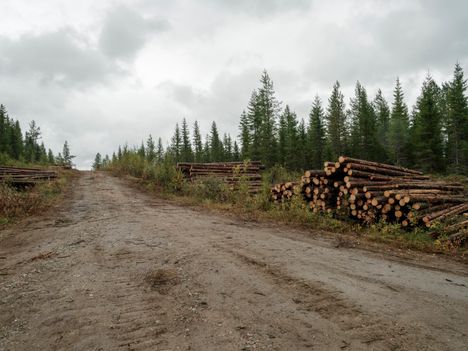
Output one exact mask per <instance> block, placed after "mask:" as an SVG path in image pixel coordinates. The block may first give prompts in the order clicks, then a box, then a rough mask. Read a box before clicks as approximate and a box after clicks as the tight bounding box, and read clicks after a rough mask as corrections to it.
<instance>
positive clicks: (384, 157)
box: [373, 89, 390, 162]
mask: <svg viewBox="0 0 468 351" xmlns="http://www.w3.org/2000/svg"><path fill="white" fill-rule="evenodd" d="M373 106H374V111H375V116H376V128H377V138H378V140H379V141H380V145H381V147H382V148H381V152H380V153H379V155H378V157H377V158H376V160H377V161H379V162H388V161H389V159H388V153H389V149H390V145H389V138H388V135H389V127H390V108H389V106H388V103H387V101H386V100H385V98H384V97H383V95H382V90H380V89H379V90H378V91H377V95H376V96H375V99H374V102H373Z"/></svg>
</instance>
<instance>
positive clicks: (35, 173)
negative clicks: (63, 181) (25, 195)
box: [0, 166, 57, 186]
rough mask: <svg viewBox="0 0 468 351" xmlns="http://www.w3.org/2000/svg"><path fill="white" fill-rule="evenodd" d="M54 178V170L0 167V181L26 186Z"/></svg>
mask: <svg viewBox="0 0 468 351" xmlns="http://www.w3.org/2000/svg"><path fill="white" fill-rule="evenodd" d="M54 178H57V172H55V171H48V170H43V169H40V168H19V167H4V166H1V167H0V183H8V184H13V185H17V186H28V185H34V184H36V183H38V182H41V181H44V180H50V179H54Z"/></svg>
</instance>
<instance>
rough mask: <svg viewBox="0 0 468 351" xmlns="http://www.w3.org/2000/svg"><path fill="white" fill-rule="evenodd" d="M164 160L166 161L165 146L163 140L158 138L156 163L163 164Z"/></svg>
mask: <svg viewBox="0 0 468 351" xmlns="http://www.w3.org/2000/svg"><path fill="white" fill-rule="evenodd" d="M163 159H164V146H163V143H162V139H161V138H158V147H157V149H156V161H157V162H162V160H163Z"/></svg>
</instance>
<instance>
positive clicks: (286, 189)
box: [271, 182, 297, 203]
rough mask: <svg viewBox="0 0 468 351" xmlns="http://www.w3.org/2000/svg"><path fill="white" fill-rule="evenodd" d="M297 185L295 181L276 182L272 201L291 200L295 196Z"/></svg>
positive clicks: (272, 189) (282, 201) (272, 192)
mask: <svg viewBox="0 0 468 351" xmlns="http://www.w3.org/2000/svg"><path fill="white" fill-rule="evenodd" d="M296 185H297V183H295V182H286V183H278V184H275V185H274V186H273V187H272V188H271V201H273V202H277V203H284V202H289V201H291V199H292V197H293V196H294V187H295V186H296Z"/></svg>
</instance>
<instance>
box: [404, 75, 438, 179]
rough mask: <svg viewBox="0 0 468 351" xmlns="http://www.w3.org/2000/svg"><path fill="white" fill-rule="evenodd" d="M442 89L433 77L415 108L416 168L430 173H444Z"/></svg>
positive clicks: (414, 140) (424, 84) (426, 83)
mask: <svg viewBox="0 0 468 351" xmlns="http://www.w3.org/2000/svg"><path fill="white" fill-rule="evenodd" d="M439 94H440V88H439V87H438V86H437V84H436V83H435V82H434V80H433V79H432V77H431V76H429V75H428V76H427V77H426V80H425V81H424V83H423V87H422V90H421V95H420V96H419V97H418V100H417V102H416V106H415V115H414V121H413V125H412V127H411V141H412V147H413V150H412V151H413V155H414V162H415V164H416V166H417V167H418V168H420V169H422V170H424V171H428V172H433V171H435V172H443V171H444V170H445V165H444V160H443V145H442V131H441V119H442V116H441V114H440V110H439V106H438V99H439Z"/></svg>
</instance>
